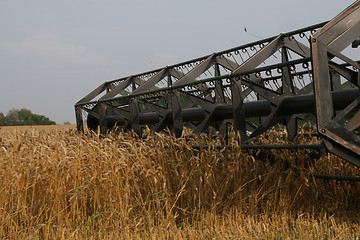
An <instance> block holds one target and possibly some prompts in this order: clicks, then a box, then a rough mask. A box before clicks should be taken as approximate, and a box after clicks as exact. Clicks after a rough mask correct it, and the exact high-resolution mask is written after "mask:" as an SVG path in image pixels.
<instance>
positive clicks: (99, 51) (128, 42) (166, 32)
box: [0, 0, 353, 124]
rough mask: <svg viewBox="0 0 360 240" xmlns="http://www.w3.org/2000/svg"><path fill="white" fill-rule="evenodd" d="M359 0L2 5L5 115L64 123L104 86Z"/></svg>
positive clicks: (91, 0)
mask: <svg viewBox="0 0 360 240" xmlns="http://www.w3.org/2000/svg"><path fill="white" fill-rule="evenodd" d="M352 2H353V1H352V0H341V1H340V0H296V1H295V0H253V1H250V0H242V1H240V0H221V1H220V0H217V1H214V0H182V1H173V0H0V82H1V87H0V89H1V92H0V112H3V113H5V114H6V113H7V112H8V111H9V110H10V109H12V108H18V109H20V108H27V109H30V110H31V111H32V112H33V113H37V114H41V115H45V116H47V117H49V118H50V119H51V120H54V121H56V122H57V123H58V124H62V123H63V122H64V121H70V122H72V123H74V122H75V116H74V107H73V104H74V103H75V102H77V101H78V100H79V99H81V98H82V97H84V96H85V95H86V94H87V93H89V92H91V91H92V90H93V89H95V88H96V87H97V86H98V85H100V84H101V83H103V82H104V81H108V80H113V79H117V78H120V77H126V76H128V75H131V74H137V73H141V72H145V71H148V70H151V69H155V68H159V67H164V66H166V65H171V64H175V63H177V62H181V61H185V60H189V59H192V58H197V57H200V56H204V55H207V54H210V53H213V52H217V51H221V50H225V49H228V48H232V47H236V46H239V45H242V44H245V43H248V42H253V41H257V40H258V39H257V38H256V37H254V36H252V35H250V34H249V33H246V32H244V27H246V28H247V30H248V31H249V32H251V33H253V34H255V35H258V36H261V37H271V36H274V35H277V34H279V33H281V32H288V31H292V30H296V29H298V28H302V27H306V26H310V25H314V24H317V23H320V22H323V21H327V20H330V19H331V18H333V17H335V15H337V14H338V13H340V12H341V11H342V10H343V9H345V8H346V7H347V6H349V5H350V4H351V3H352Z"/></svg>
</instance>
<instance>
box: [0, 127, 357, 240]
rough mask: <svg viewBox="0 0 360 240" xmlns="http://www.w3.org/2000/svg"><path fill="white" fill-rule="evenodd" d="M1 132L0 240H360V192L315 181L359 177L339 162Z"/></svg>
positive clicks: (293, 154)
mask: <svg viewBox="0 0 360 240" xmlns="http://www.w3.org/2000/svg"><path fill="white" fill-rule="evenodd" d="M0 133H1V134H0V179H1V182H2V184H1V189H0V193H1V194H0V237H1V238H2V239H360V225H359V217H360V199H359V197H360V191H359V190H360V185H359V184H360V183H357V182H337V181H332V180H331V181H329V180H321V179H315V178H314V177H313V175H312V174H315V173H319V174H320V173H321V174H335V175H349V176H350V175H351V176H359V169H357V168H356V167H353V166H351V165H349V164H348V163H346V162H344V161H342V160H340V159H338V158H336V157H335V156H332V155H328V154H324V155H322V156H321V157H320V158H319V159H317V160H315V159H314V158H313V157H312V156H313V154H312V153H311V152H310V151H308V150H270V151H269V152H267V153H266V154H262V153H260V152H256V153H253V154H251V153H249V152H248V153H246V152H243V151H240V149H239V147H238V142H237V141H235V140H234V139H232V140H230V143H229V144H230V145H231V146H232V147H231V148H223V149H214V148H212V147H211V145H216V144H220V142H219V140H217V139H212V138H209V137H208V136H206V135H200V136H192V135H191V133H185V134H184V137H182V138H178V139H175V138H173V137H171V136H170V134H166V133H164V134H159V133H151V132H150V131H148V130H147V132H146V133H145V135H144V137H143V138H141V139H139V137H137V136H136V135H135V134H132V133H126V134H124V133H120V134H118V135H111V134H109V135H107V136H100V135H99V134H98V133H94V132H92V133H90V132H85V133H84V134H80V133H78V132H77V131H76V130H75V127H74V126H70V125H69V126H46V127H12V128H10V127H7V128H5V127H4V128H1V129H0ZM285 139H286V136H283V135H278V134H275V133H274V135H271V134H270V135H269V136H267V137H264V138H262V141H263V143H264V144H266V143H275V144H280V143H283V142H284V141H285ZM309 139H310V140H309ZM308 141H313V142H314V141H316V140H315V139H311V138H310V137H306V136H305V137H300V138H298V139H297V142H298V143H304V142H308ZM192 145H199V146H200V149H195V148H192ZM201 146H203V147H201ZM264 156H265V157H264ZM266 156H272V158H271V159H267V158H266Z"/></svg>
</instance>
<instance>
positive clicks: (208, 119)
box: [75, 1, 360, 166]
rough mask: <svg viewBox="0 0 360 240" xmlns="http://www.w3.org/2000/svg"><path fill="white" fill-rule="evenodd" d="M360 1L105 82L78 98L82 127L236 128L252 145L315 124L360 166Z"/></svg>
mask: <svg viewBox="0 0 360 240" xmlns="http://www.w3.org/2000/svg"><path fill="white" fill-rule="evenodd" d="M359 4H360V3H359V1H357V2H355V3H354V4H353V5H351V6H350V7H349V8H348V9H346V10H344V11H343V12H342V13H341V14H340V15H338V16H337V17H335V18H334V19H333V20H331V21H330V22H328V23H320V24H317V25H314V26H310V27H307V28H303V29H299V30H296V31H292V32H288V33H282V34H279V35H278V36H274V37H271V38H267V39H263V40H260V41H257V42H254V43H249V44H246V45H242V46H239V47H235V48H232V49H228V50H225V51H222V52H218V53H213V54H210V55H207V56H204V57H200V58H196V59H193V60H190V61H186V62H182V63H179V64H175V65H171V66H166V67H164V68H160V69H156V70H153V71H149V72H145V73H141V74H137V75H132V76H128V77H124V78H120V79H116V80H113V81H109V82H105V83H103V84H101V85H100V86H99V87H97V88H96V89H95V90H93V91H92V92H91V93H89V94H88V95H86V96H85V97H84V98H82V99H81V100H80V101H79V102H77V103H76V105H75V112H76V121H77V128H78V130H80V131H82V130H83V125H84V122H85V121H86V122H87V125H88V127H89V128H90V129H93V130H94V129H96V128H97V127H100V131H101V133H103V134H105V133H106V132H107V131H109V130H111V129H114V128H115V126H116V127H117V129H118V130H124V131H127V130H134V131H135V132H137V133H138V134H139V135H141V133H142V128H143V127H145V126H148V127H149V128H150V129H152V130H153V131H163V130H164V129H166V128H169V129H170V130H171V131H172V132H173V133H174V134H175V136H177V137H179V136H181V134H182V132H183V128H184V127H185V126H186V127H189V128H192V129H193V131H194V132H195V133H202V132H208V131H210V130H209V129H213V130H214V131H216V132H218V133H219V135H221V136H223V137H224V136H227V134H228V131H229V126H230V125H232V126H233V129H234V130H235V131H236V132H238V133H239V136H240V140H241V142H242V143H247V142H249V141H250V140H253V139H256V138H258V137H259V136H260V135H261V134H263V133H266V132H267V131H268V130H269V129H270V128H271V127H272V126H274V125H277V124H282V125H284V126H285V127H286V129H287V131H288V136H289V138H290V140H291V139H294V138H295V136H296V135H297V130H298V129H297V128H298V125H299V123H300V122H304V121H310V122H313V123H314V124H315V123H317V126H318V129H319V132H320V134H321V136H322V137H323V139H324V142H325V144H326V147H327V148H328V150H329V151H331V152H333V153H335V154H337V155H339V156H341V157H343V158H345V159H346V160H348V161H350V162H352V163H353V164H355V165H357V166H360V160H359V155H360V141H359V133H358V130H359V127H360V112H359V107H360V106H359V104H360V92H359V79H360V78H359V74H358V69H359V66H358V63H357V61H355V60H352V59H351V58H350V57H348V56H346V54H344V53H343V52H342V51H343V50H344V49H345V48H346V47H348V46H349V45H351V43H352V42H354V41H355V40H356V39H357V38H358V37H359V36H360V24H359V22H360V10H359ZM86 115H87V116H86Z"/></svg>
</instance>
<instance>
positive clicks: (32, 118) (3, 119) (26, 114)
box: [0, 108, 56, 126]
mask: <svg viewBox="0 0 360 240" xmlns="http://www.w3.org/2000/svg"><path fill="white" fill-rule="evenodd" d="M55 124H56V122H54V121H51V120H50V119H49V118H47V117H45V116H43V115H39V114H34V113H32V112H31V111H30V110H28V109H25V108H23V109H20V110H19V109H11V110H10V111H9V112H8V113H7V114H6V115H4V113H2V112H0V126H23V125H55Z"/></svg>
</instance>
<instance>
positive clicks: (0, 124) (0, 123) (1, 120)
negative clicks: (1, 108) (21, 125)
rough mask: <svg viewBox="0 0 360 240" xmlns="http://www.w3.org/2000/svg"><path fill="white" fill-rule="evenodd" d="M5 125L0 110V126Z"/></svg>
mask: <svg viewBox="0 0 360 240" xmlns="http://www.w3.org/2000/svg"><path fill="white" fill-rule="evenodd" d="M3 125H5V116H4V114H3V113H2V112H0V126H3Z"/></svg>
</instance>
